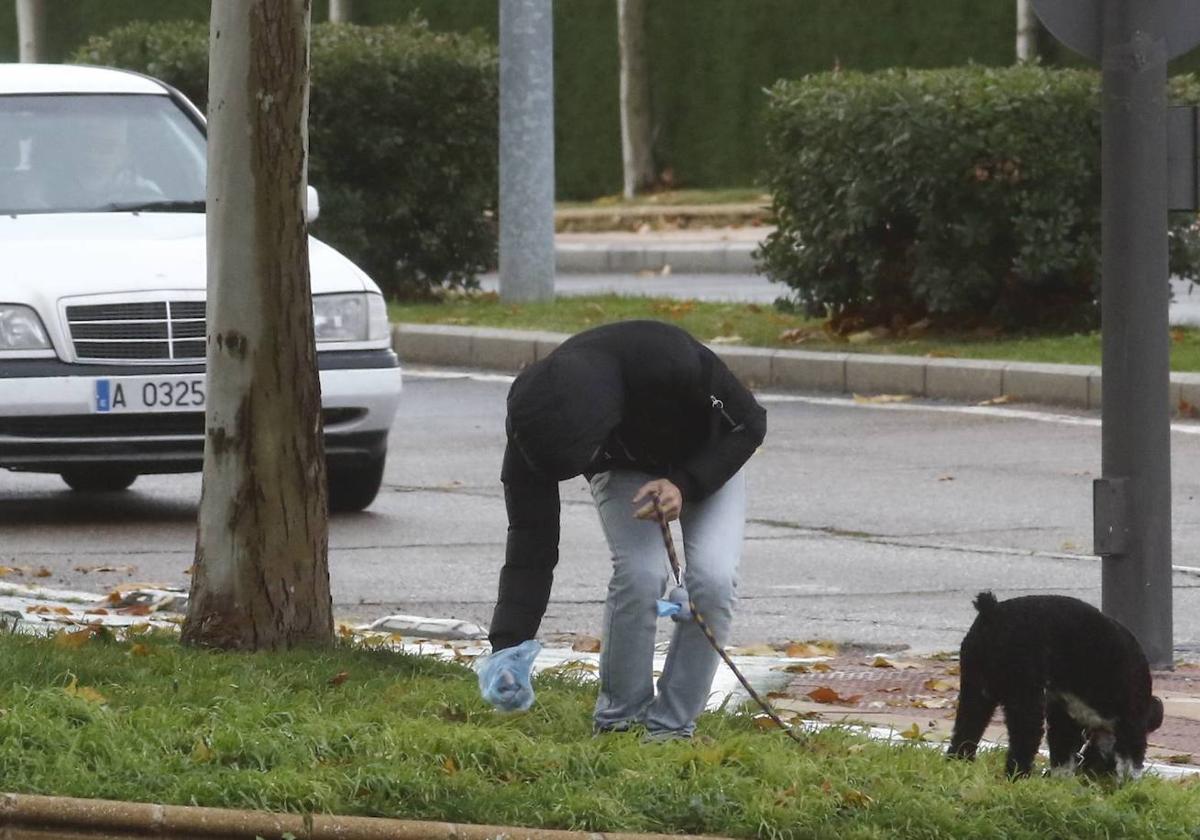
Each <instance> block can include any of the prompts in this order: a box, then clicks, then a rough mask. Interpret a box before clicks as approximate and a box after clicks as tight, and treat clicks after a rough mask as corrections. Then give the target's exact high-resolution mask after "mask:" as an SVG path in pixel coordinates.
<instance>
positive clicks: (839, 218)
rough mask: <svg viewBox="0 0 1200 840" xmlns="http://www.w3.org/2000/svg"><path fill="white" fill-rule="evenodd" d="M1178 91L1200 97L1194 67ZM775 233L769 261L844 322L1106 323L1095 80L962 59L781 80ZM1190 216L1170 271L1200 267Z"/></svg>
mask: <svg viewBox="0 0 1200 840" xmlns="http://www.w3.org/2000/svg"><path fill="white" fill-rule="evenodd" d="M1172 85H1173V88H1174V89H1173V95H1174V98H1176V99H1184V100H1186V101H1189V102H1197V101H1200V88H1198V86H1197V84H1196V81H1195V80H1194V79H1193V78H1192V77H1177V78H1176V79H1174V80H1173V82H1172ZM769 100H770V105H769V109H768V119H767V125H768V128H767V146H768V156H769V164H768V167H769V169H768V182H769V186H770V190H771V193H772V196H773V206H774V212H775V215H776V217H777V219H778V223H779V226H778V228H777V230H776V231H775V232H774V233H773V234H772V235H771V236H770V237H769V238H768V240H767V242H766V243H765V244H764V246H763V248H762V250H761V252H760V254H759V257H760V259H761V261H762V265H763V268H764V270H765V271H766V273H767V274H768V275H769V276H770V277H771V278H772V279H774V280H778V281H781V282H784V283H786V284H788V285H789V286H791V287H792V289H793V290H794V296H795V299H796V301H797V302H798V303H799V304H800V305H802V306H803V308H804V309H805V310H806V311H807V312H808V313H810V314H813V315H825V314H829V315H830V316H832V318H833V321H834V324H835V326H838V327H839V328H842V329H844V330H850V329H861V328H863V327H870V326H875V325H888V326H902V325H904V324H912V323H914V322H917V321H920V320H922V319H924V318H926V317H928V316H933V317H934V319H936V320H941V321H943V322H945V323H947V324H952V325H954V326H962V327H969V326H979V325H983V324H986V325H990V326H992V325H994V326H1003V327H1008V328H1050V329H1065V330H1073V329H1083V328H1091V327H1094V326H1095V325H1096V324H1097V323H1098V318H1099V281H1100V80H1099V75H1098V74H1097V73H1095V72H1090V71H1078V70H1048V69H1045V68H1042V67H1037V66H1025V67H1014V68H1007V69H987V68H982V67H968V68H962V69H952V70H935V71H900V70H896V71H887V72H883V73H878V74H870V75H868V74H862V73H832V74H821V75H817V76H811V77H808V78H805V79H803V80H800V81H788V82H780V83H778V84H776V85H775V86H774V87H773V88H772V89H771V90H770V92H769ZM1193 220H1194V217H1191V216H1188V215H1187V214H1183V217H1182V218H1179V219H1177V220H1175V221H1174V222H1173V225H1172V233H1171V256H1172V270H1173V271H1174V272H1175V273H1177V274H1180V275H1182V276H1185V277H1188V278H1190V279H1196V278H1197V276H1198V274H1200V260H1198V259H1197V257H1198V256H1200V248H1197V239H1196V230H1195V229H1194V227H1193V226H1192V225H1191V222H1192V221H1193Z"/></svg>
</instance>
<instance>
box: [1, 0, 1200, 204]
mask: <svg viewBox="0 0 1200 840" xmlns="http://www.w3.org/2000/svg"><path fill="white" fill-rule="evenodd" d="M49 4H50V6H51V18H52V19H51V26H50V30H51V31H50V33H49V39H48V40H49V42H50V50H51V53H52V57H54V58H55V59H61V58H63V57H65V56H67V55H69V54H70V53H71V52H73V51H74V50H75V49H76V48H77V47H78V46H79V45H80V44H82V43H83V41H84V40H86V38H87V37H88V36H89V35H93V34H102V33H104V32H106V31H108V30H109V29H111V28H113V27H115V26H118V25H120V24H123V23H126V22H128V21H131V20H136V19H145V20H164V19H178V18H190V19H203V18H205V17H206V16H207V14H208V5H209V4H208V2H207V0H49ZM5 5H6V6H7V7H8V8H9V9H11V7H12V4H11V3H8V4H5ZM554 5H555V21H554V25H555V62H556V73H555V86H556V97H555V98H556V107H557V128H556V142H557V177H558V195H559V198H561V199H574V198H592V197H595V196H597V195H605V194H611V193H614V192H617V191H618V190H619V189H620V184H621V169H620V167H621V159H620V134H619V126H618V113H617V43H616V11H615V9H616V2H615V0H557V2H555V4H554ZM356 7H357V11H358V15H359V21H358V22H360V23H364V24H378V23H393V22H400V21H404V20H406V19H407V18H408V17H409V16H410V15H412V14H413V13H414V12H416V13H419V15H420V16H421V17H424V18H425V19H427V20H428V21H429V23H430V25H431V26H432V28H433V29H435V30H439V29H440V30H456V31H468V30H474V29H479V30H482V31H483V32H484V33H485V34H486V35H487V36H488V37H490V38H491V39H493V41H494V40H495V38H496V33H497V28H498V24H497V14H498V12H497V9H498V4H497V0H357V3H356ZM326 15H327V2H326V0H314V3H313V18H314V20H323V19H324V18H325V17H326ZM648 17H649V21H648V28H649V37H648V38H647V43H648V44H649V46H650V49H651V51H652V54H651V58H650V72H651V88H652V97H653V100H654V107H655V111H656V113H657V114H658V115H659V119H658V125H657V141H656V153H657V157H658V161H659V164H660V166H661V167H664V168H665V167H669V168H670V169H671V170H672V173H673V176H674V180H675V182H676V183H677V184H678V185H679V186H690V187H722V186H741V185H748V184H752V183H758V182H759V181H760V180H761V178H762V150H763V115H764V112H765V107H766V97H765V95H764V94H763V91H764V89H765V88H768V87H770V86H771V85H772V84H774V83H775V82H776V81H777V80H778V79H784V78H786V79H795V78H800V77H802V76H804V75H806V74H808V73H812V72H820V71H825V70H829V69H831V68H833V67H834V66H841V67H843V68H845V69H848V70H849V69H854V70H864V71H869V70H877V69H881V68H886V67H894V66H905V67H916V68H922V67H925V68H928V67H943V66H949V65H957V64H964V63H967V62H975V63H978V64H984V65H1004V64H1008V63H1010V62H1011V61H1012V56H1013V39H1014V26H1015V24H1014V21H1015V13H1014V4H1013V2H1012V0H655V2H653V3H650V4H649V10H648ZM15 26H16V23H15V16H14V14H13V13H12V12H11V11H8V12H7V13H0V60H13V59H14V58H15V56H16V34H15V31H14V30H15ZM1044 40H1045V42H1046V43H1047V48H1048V52H1049V54H1050V57H1051V59H1052V60H1054V59H1055V58H1056V57H1057V58H1060V59H1062V60H1064V61H1066V62H1067V63H1078V62H1075V61H1074V60H1073V59H1070V58H1069V57H1066V56H1064V55H1063V54H1062V51H1061V50H1056V49H1055V48H1054V47H1053V45H1052V44H1051V43H1050V41H1049V39H1048V38H1047V39H1044ZM1177 64H1178V65H1179V66H1178V68H1177V69H1179V70H1195V69H1200V51H1197V52H1196V53H1195V54H1193V55H1191V56H1189V57H1187V58H1185V59H1182V60H1180V61H1179V62H1177Z"/></svg>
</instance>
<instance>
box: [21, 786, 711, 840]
mask: <svg viewBox="0 0 1200 840" xmlns="http://www.w3.org/2000/svg"><path fill="white" fill-rule="evenodd" d="M0 826H2V827H3V836H4V837H5V838H12V840H25V839H26V838H29V840H33V838H48V837H55V838H70V839H71V840H83V838H96V839H97V840H100V838H105V840H112V838H113V836H114V832H121V833H122V835H124V834H131V835H134V836H139V837H156V838H159V840H201V838H221V840H243V838H244V840H254V838H256V837H262V838H272V837H276V838H277V837H283V836H285V835H287V834H289V833H290V834H291V835H292V836H294V837H295V838H296V840H492V839H493V838H504V840H687V838H689V837H690V838H697V837H699V835H684V834H630V833H600V832H586V831H566V830H559V829H544V828H519V827H511V826H493V825H464V824H461V823H444V822H427V821H421V820H395V819H386V818H382V817H341V816H336V815H332V814H275V813H270V812H267V811H239V810H232V809H226V808H202V807H197V806H191V805H156V804H153V803H147V802H119V801H113V800H108V799H76V798H72V797H66V796H35V795H32V794H20V793H5V794H2V795H0ZM705 840H713V838H712V837H711V836H706V838H705Z"/></svg>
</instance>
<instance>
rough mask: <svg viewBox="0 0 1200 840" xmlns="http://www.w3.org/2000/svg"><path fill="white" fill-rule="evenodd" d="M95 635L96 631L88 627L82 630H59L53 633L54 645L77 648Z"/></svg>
mask: <svg viewBox="0 0 1200 840" xmlns="http://www.w3.org/2000/svg"><path fill="white" fill-rule="evenodd" d="M94 635H96V631H95V630H93V629H92V628H90V627H88V628H86V629H84V630H75V631H68V630H60V631H59V632H57V633H55V634H54V646H55V647H59V648H66V649H67V650H78V649H79V648H81V647H83V646H84V645H86V644H87V643H88V641H89V640H91V638H92V636H94Z"/></svg>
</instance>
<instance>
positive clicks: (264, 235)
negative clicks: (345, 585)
mask: <svg viewBox="0 0 1200 840" xmlns="http://www.w3.org/2000/svg"><path fill="white" fill-rule="evenodd" d="M309 16H310V2H309V0H214V2H213V4H212V22H211V27H210V50H211V55H210V68H211V69H210V77H209V146H208V360H207V363H208V392H207V393H208V405H207V416H206V422H205V434H206V439H205V449H204V485H203V493H202V496H201V502H200V517H199V519H200V522H199V530H198V534H197V540H196V562H195V565H194V566H193V570H192V589H191V598H190V600H189V603H188V613H187V619H186V621H185V622H184V627H183V639H184V641H185V642H187V643H189V644H198V645H206V646H213V647H221V648H233V649H245V650H261V649H275V648H286V647H292V646H295V645H298V644H308V643H327V642H330V641H331V640H332V638H333V618H332V604H331V601H330V594H329V565H328V556H327V549H328V531H327V513H326V489H325V487H326V485H325V457H324V451H323V445H322V437H321V435H322V430H321V395H320V383H319V380H318V378H317V367H316V349H315V344H314V338H313V315H312V295H311V289H310V285H309V273H308V272H309V269H308V238H307V231H306V229H305V222H304V191H305V181H306V174H305V173H306V169H305V167H306V155H307V145H308V135H307V119H308V70H309V68H308V43H309Z"/></svg>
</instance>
